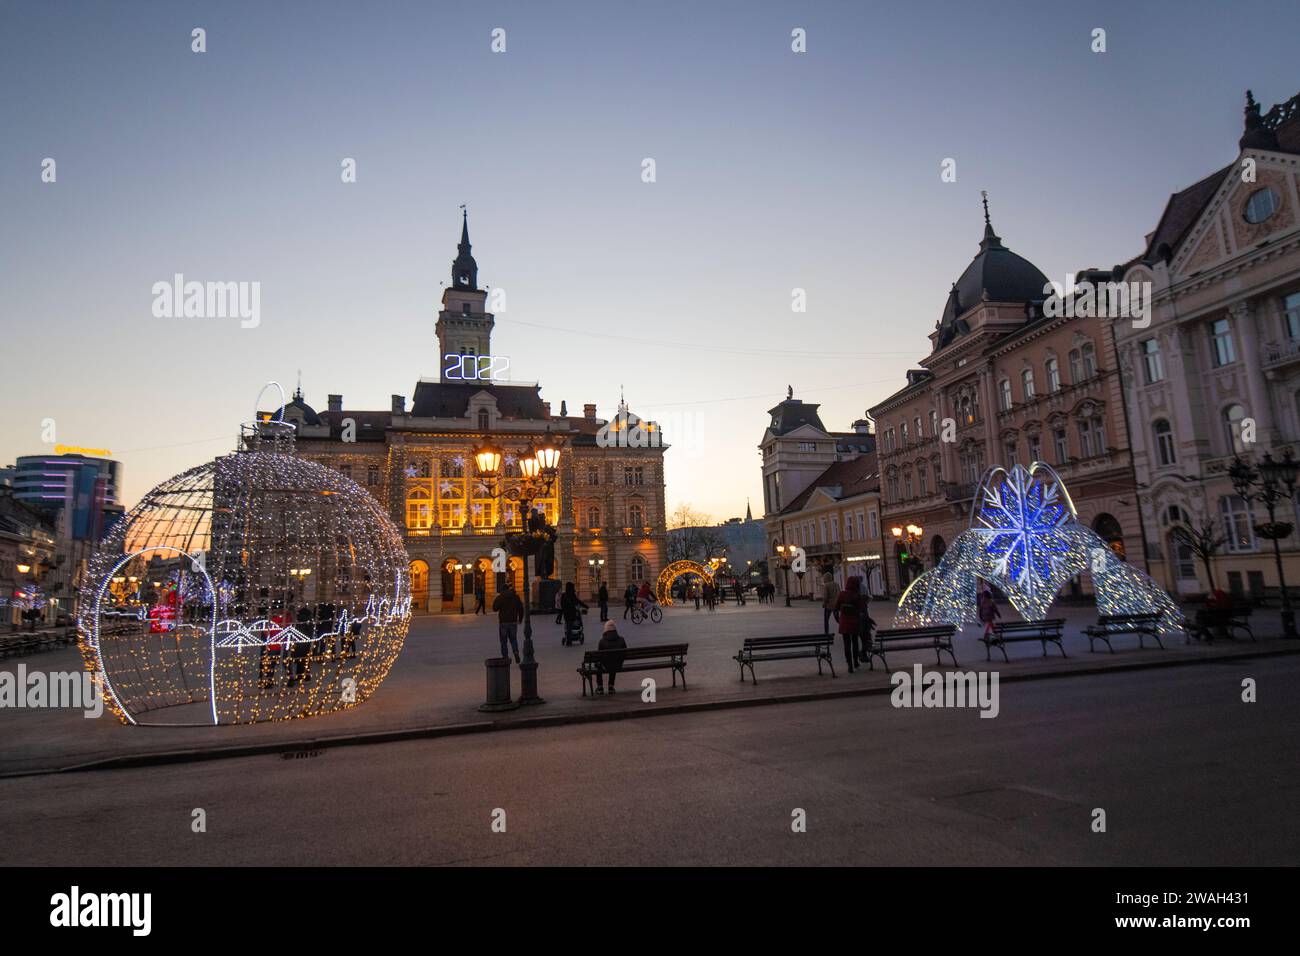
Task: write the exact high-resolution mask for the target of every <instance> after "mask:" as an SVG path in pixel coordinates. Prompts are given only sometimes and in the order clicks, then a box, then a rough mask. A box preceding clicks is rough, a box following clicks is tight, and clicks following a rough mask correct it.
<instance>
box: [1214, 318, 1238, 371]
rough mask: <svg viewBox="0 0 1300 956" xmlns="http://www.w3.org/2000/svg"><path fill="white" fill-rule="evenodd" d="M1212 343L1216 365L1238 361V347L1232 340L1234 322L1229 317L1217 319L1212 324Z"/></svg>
mask: <svg viewBox="0 0 1300 956" xmlns="http://www.w3.org/2000/svg"><path fill="white" fill-rule="evenodd" d="M1210 345H1211V347H1212V349H1213V352H1214V364H1215V365H1216V366H1224V365H1231V364H1232V363H1233V362H1235V361H1237V347H1236V345H1235V344H1234V343H1233V341H1232V324H1231V323H1230V322H1228V320H1227V319H1216V320H1215V321H1214V322H1213V323H1212V324H1211V325H1210Z"/></svg>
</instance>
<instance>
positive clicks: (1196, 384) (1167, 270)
mask: <svg viewBox="0 0 1300 956" xmlns="http://www.w3.org/2000/svg"><path fill="white" fill-rule="evenodd" d="M1244 125H1245V128H1244V130H1243V131H1242V135H1241V138H1240V140H1239V141H1238V143H1237V149H1236V152H1235V154H1231V161H1230V162H1229V163H1227V165H1225V166H1221V167H1220V168H1218V169H1216V170H1214V171H1213V172H1212V173H1210V174H1209V175H1208V176H1206V177H1205V178H1204V179H1202V180H1200V181H1199V182H1196V183H1193V184H1192V185H1190V186H1188V187H1187V188H1185V189H1182V190H1179V191H1178V192H1176V193H1174V194H1173V195H1172V196H1170V197H1169V200H1168V202H1167V203H1166V204H1165V208H1164V212H1163V213H1162V214H1161V216H1160V220H1159V222H1157V223H1156V226H1155V228H1154V229H1153V230H1152V231H1151V233H1149V234H1148V235H1147V237H1146V239H1145V243H1144V249H1143V251H1142V253H1141V254H1140V255H1138V256H1137V257H1136V258H1134V259H1133V260H1131V261H1130V262H1128V263H1127V264H1125V265H1124V266H1123V267H1117V269H1116V271H1117V272H1118V273H1119V275H1118V276H1117V278H1121V279H1123V281H1124V282H1128V283H1132V282H1141V283H1150V284H1151V286H1152V289H1153V295H1152V309H1151V316H1150V321H1149V322H1148V323H1144V324H1142V325H1138V324H1135V323H1132V322H1116V323H1114V326H1113V328H1114V331H1115V338H1116V340H1117V343H1118V350H1119V367H1120V369H1121V371H1122V372H1123V375H1124V385H1125V388H1124V390H1125V394H1126V395H1127V396H1128V406H1129V408H1128V414H1129V427H1130V429H1131V433H1132V438H1133V458H1134V463H1135V465H1136V469H1137V479H1138V489H1139V491H1138V497H1139V499H1140V501H1141V505H1142V515H1143V518H1144V522H1143V523H1144V527H1145V531H1146V538H1147V550H1148V552H1149V553H1150V555H1151V574H1152V576H1153V577H1154V578H1155V579H1156V580H1158V581H1160V582H1161V583H1162V584H1164V586H1165V587H1166V588H1168V589H1169V590H1170V591H1172V592H1174V593H1175V594H1177V593H1183V594H1190V593H1196V592H1204V591H1207V590H1209V588H1210V584H1211V582H1210V581H1209V580H1208V578H1207V577H1206V575H1205V568H1204V565H1203V562H1202V561H1201V560H1200V559H1199V558H1198V556H1197V555H1196V554H1195V553H1194V552H1193V550H1192V548H1191V547H1190V546H1189V545H1188V543H1187V542H1186V540H1185V539H1184V538H1183V537H1182V536H1181V535H1180V534H1179V533H1178V529H1179V528H1184V527H1190V528H1193V529H1198V530H1199V529H1204V528H1207V527H1208V528H1211V529H1212V530H1213V532H1214V534H1215V535H1216V536H1220V537H1221V538H1222V539H1224V544H1223V546H1222V548H1221V551H1220V553H1219V554H1218V555H1217V556H1216V557H1215V558H1214V560H1213V566H1214V572H1215V575H1216V579H1215V581H1214V582H1213V583H1214V584H1215V585H1217V586H1218V587H1224V588H1225V589H1228V590H1231V591H1232V592H1233V593H1234V594H1236V595H1238V596H1247V595H1252V594H1253V595H1255V596H1259V595H1262V594H1263V593H1264V592H1265V591H1266V590H1267V589H1270V588H1276V587H1277V585H1278V580H1277V571H1276V567H1275V562H1274V560H1273V553H1272V545H1271V542H1269V541H1267V540H1262V539H1261V538H1260V536H1259V535H1258V534H1257V532H1256V527H1257V525H1258V524H1259V523H1260V522H1266V521H1267V520H1268V515H1267V514H1266V513H1265V511H1264V509H1263V507H1262V506H1261V505H1258V504H1256V505H1255V506H1254V507H1252V506H1251V505H1250V504H1248V503H1247V502H1245V501H1243V500H1242V499H1241V498H1239V497H1238V496H1237V494H1236V492H1235V490H1234V488H1233V484H1232V481H1231V479H1230V477H1229V475H1228V469H1229V467H1230V466H1231V465H1232V461H1233V458H1234V457H1235V456H1236V455H1238V454H1240V455H1243V456H1245V457H1252V456H1253V457H1256V458H1258V457H1259V455H1260V454H1262V453H1263V452H1265V451H1271V452H1272V453H1273V455H1274V456H1275V457H1281V455H1283V454H1285V453H1288V452H1300V95H1297V96H1293V97H1292V98H1291V99H1290V100H1288V101H1287V102H1285V103H1279V104H1277V105H1276V106H1274V107H1273V108H1272V109H1270V110H1268V111H1267V112H1264V111H1262V110H1261V109H1260V106H1259V104H1258V103H1256V102H1255V99H1254V97H1253V96H1252V95H1251V94H1250V93H1249V92H1247V94H1246V116H1245V124H1244ZM1278 512H1279V513H1278V516H1277V517H1278V520H1279V521H1285V522H1288V523H1291V524H1293V525H1294V524H1300V522H1298V521H1297V518H1298V517H1300V515H1298V514H1297V513H1296V512H1295V511H1293V509H1292V505H1291V503H1290V502H1287V501H1283V502H1281V503H1280V505H1279V508H1278ZM1280 545H1281V551H1282V561H1283V564H1284V566H1285V568H1286V572H1285V573H1286V577H1287V580H1288V584H1290V585H1291V586H1294V585H1295V584H1296V583H1297V582H1300V533H1298V532H1296V531H1294V530H1293V531H1292V533H1291V534H1290V535H1288V536H1287V537H1286V538H1283V539H1282V540H1281V541H1280Z"/></svg>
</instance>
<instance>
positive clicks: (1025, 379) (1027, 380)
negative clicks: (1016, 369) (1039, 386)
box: [1020, 368, 1034, 402]
mask: <svg viewBox="0 0 1300 956" xmlns="http://www.w3.org/2000/svg"><path fill="white" fill-rule="evenodd" d="M1020 390H1021V391H1022V392H1024V395H1025V401H1026V402H1032V401H1033V400H1034V370H1033V369H1032V368H1027V369H1025V370H1024V371H1023V372H1021V373H1020Z"/></svg>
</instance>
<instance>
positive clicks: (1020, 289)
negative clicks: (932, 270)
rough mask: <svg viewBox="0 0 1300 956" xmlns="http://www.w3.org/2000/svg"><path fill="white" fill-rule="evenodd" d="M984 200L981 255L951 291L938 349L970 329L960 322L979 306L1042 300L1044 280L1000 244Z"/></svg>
mask: <svg viewBox="0 0 1300 956" xmlns="http://www.w3.org/2000/svg"><path fill="white" fill-rule="evenodd" d="M982 195H983V197H984V238H983V239H982V240H981V241H980V251H979V253H978V254H977V255H976V256H975V258H974V259H972V260H971V264H970V265H968V266H967V267H966V271H965V272H963V273H962V274H961V276H960V277H959V278H958V279H957V281H956V282H954V283H953V284H952V288H951V289H950V290H949V291H948V301H947V303H946V304H945V305H944V307H943V318H942V319H940V320H939V342H938V347H939V348H943V347H944V346H945V345H947V344H948V343H950V342H952V341H953V340H954V339H957V338H959V337H960V336H962V335H965V334H966V333H967V332H969V331H970V327H969V326H968V325H967V324H966V322H965V321H964V320H963V319H962V318H961V317H962V316H963V315H964V314H965V313H967V312H969V311H970V310H971V309H972V308H974V307H975V306H977V305H979V304H980V302H1029V301H1034V300H1038V299H1041V298H1043V287H1044V286H1045V285H1047V276H1045V275H1043V273H1042V271H1041V270H1040V269H1039V268H1038V266H1036V265H1034V264H1033V263H1032V262H1030V261H1029V260H1028V259H1025V258H1023V257H1021V256H1018V255H1016V254H1015V253H1014V252H1012V251H1011V250H1010V249H1008V248H1007V247H1006V246H1004V245H1003V244H1002V240H1001V239H1000V238H998V235H997V233H995V232H994V231H993V224H992V223H991V222H990V221H989V199H988V193H982Z"/></svg>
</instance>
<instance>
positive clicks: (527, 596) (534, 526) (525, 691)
mask: <svg viewBox="0 0 1300 956" xmlns="http://www.w3.org/2000/svg"><path fill="white" fill-rule="evenodd" d="M502 457H503V453H502V451H501V449H500V448H499V447H497V446H496V445H493V444H492V443H491V441H490V440H489V441H485V442H484V443H483V445H482V446H480V447H479V448H478V449H476V450H475V452H474V463H475V465H476V466H477V468H478V473H479V477H480V478H482V479H483V481H484V483H485V484H486V485H487V486H488V488H489V490H490V491H491V492H492V494H493V495H496V494H498V493H499V494H500V495H501V497H502V498H506V499H509V500H510V501H515V502H518V504H519V513H520V524H521V525H522V527H523V531H524V532H533V531H544V530H545V529H546V528H547V525H546V519H545V517H537V518H535V517H534V516H533V502H534V501H536V500H537V499H538V498H544V497H547V496H548V495H550V493H551V491H552V490H553V489H554V487H555V481H556V478H557V477H558V476H559V473H560V445H559V442H557V441H555V439H554V438H553V436H552V435H551V430H550V428H549V427H548V428H547V429H546V435H545V436H544V437H543V439H542V443H541V445H540V446H530V447H529V449H528V451H527V453H526V454H525V455H524V457H522V458H520V459H519V473H520V476H521V479H520V483H519V485H517V486H515V487H511V488H506V489H504V490H502V489H501V488H500V478H501V459H502ZM539 548H540V545H539ZM519 557H520V560H522V562H523V569H524V593H523V605H524V659H523V662H522V663H521V664H520V665H519V688H520V693H519V703H521V704H542V703H545V701H544V700H542V698H541V697H540V696H539V695H538V693H537V658H536V657H535V656H534V649H533V617H532V612H531V608H530V605H531V604H532V591H531V586H530V584H529V581H528V551H527V550H523V552H522V553H521V554H520V555H519Z"/></svg>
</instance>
